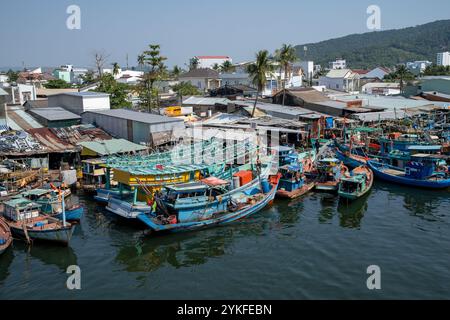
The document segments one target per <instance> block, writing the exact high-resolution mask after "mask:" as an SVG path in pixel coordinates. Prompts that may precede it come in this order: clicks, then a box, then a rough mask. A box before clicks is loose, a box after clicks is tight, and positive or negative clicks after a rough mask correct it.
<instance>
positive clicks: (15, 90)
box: [10, 84, 37, 105]
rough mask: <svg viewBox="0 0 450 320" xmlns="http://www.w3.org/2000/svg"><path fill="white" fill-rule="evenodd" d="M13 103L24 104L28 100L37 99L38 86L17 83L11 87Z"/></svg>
mask: <svg viewBox="0 0 450 320" xmlns="http://www.w3.org/2000/svg"><path fill="white" fill-rule="evenodd" d="M10 89H11V103H12V104H20V105H23V104H24V103H25V102H27V101H28V100H36V99H37V96H36V87H35V86H34V85H32V84H17V86H12V87H10Z"/></svg>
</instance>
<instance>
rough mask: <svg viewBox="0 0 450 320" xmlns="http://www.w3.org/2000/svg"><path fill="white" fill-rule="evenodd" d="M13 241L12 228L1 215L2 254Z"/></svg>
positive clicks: (0, 238) (0, 239) (0, 240)
mask: <svg viewBox="0 0 450 320" xmlns="http://www.w3.org/2000/svg"><path fill="white" fill-rule="evenodd" d="M11 243H12V235H11V229H10V228H9V226H8V224H7V223H6V221H5V220H4V219H3V218H2V217H0V255H1V254H2V253H4V252H5V251H6V250H7V249H8V248H9V246H10V245H11Z"/></svg>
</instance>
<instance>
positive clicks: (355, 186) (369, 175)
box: [338, 166, 374, 200]
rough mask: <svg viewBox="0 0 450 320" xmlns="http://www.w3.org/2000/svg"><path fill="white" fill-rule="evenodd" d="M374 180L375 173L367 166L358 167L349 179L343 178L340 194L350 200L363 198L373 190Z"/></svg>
mask: <svg viewBox="0 0 450 320" xmlns="http://www.w3.org/2000/svg"><path fill="white" fill-rule="evenodd" d="M373 179H374V177H373V172H372V170H370V169H369V168H368V167H367V166H361V167H357V168H355V169H353V170H352V171H351V173H350V176H349V177H342V178H341V182H340V183H339V191H338V194H339V196H340V197H341V198H344V199H348V200H356V199H358V198H361V197H363V196H364V195H366V194H367V193H368V192H369V191H370V189H372V186H373Z"/></svg>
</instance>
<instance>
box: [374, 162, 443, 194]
mask: <svg viewBox="0 0 450 320" xmlns="http://www.w3.org/2000/svg"><path fill="white" fill-rule="evenodd" d="M368 165H369V167H370V169H372V171H373V172H374V174H375V177H377V178H378V179H381V180H385V181H388V182H392V183H396V184H401V185H404V186H409V187H416V188H426V189H446V188H449V187H450V179H443V180H435V181H433V180H417V179H410V178H406V177H403V176H395V175H392V174H389V173H386V172H384V171H383V164H381V163H378V162H375V161H369V162H368Z"/></svg>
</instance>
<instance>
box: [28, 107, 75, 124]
mask: <svg viewBox="0 0 450 320" xmlns="http://www.w3.org/2000/svg"><path fill="white" fill-rule="evenodd" d="M29 112H30V113H31V114H32V115H37V116H40V117H42V118H44V119H46V120H49V121H57V120H79V119H81V117H80V116H79V115H77V114H75V113H72V112H70V111H67V110H66V109H63V108H60V107H54V108H38V109H31V110H30V111H29Z"/></svg>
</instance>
